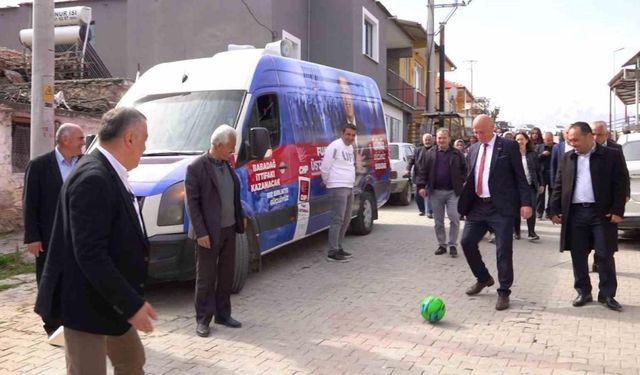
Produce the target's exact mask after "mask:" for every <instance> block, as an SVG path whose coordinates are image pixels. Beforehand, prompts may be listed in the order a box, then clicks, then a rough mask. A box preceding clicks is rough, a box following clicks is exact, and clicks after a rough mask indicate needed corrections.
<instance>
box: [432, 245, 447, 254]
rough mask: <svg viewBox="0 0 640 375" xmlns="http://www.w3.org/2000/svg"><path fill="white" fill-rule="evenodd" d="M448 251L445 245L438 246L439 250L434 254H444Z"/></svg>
mask: <svg viewBox="0 0 640 375" xmlns="http://www.w3.org/2000/svg"><path fill="white" fill-rule="evenodd" d="M446 252H447V249H446V248H445V247H444V246H438V250H436V252H435V253H434V254H436V255H442V254H444V253H446Z"/></svg>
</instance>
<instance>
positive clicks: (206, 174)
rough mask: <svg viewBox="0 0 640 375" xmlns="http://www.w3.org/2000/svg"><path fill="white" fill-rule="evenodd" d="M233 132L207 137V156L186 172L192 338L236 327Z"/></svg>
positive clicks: (238, 215)
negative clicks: (213, 328) (192, 252)
mask: <svg viewBox="0 0 640 375" xmlns="http://www.w3.org/2000/svg"><path fill="white" fill-rule="evenodd" d="M236 138H237V136H236V131H235V129H233V128H232V127H231V126H229V125H226V124H223V125H220V126H218V127H217V128H216V130H214V132H213V134H212V135H211V147H210V148H209V150H208V152H207V153H206V154H204V155H202V156H200V157H198V158H196V159H194V160H193V161H192V162H191V164H189V166H188V167H187V175H186V177H185V181H184V183H185V192H186V199H187V212H188V214H189V219H190V221H189V238H191V239H193V240H195V241H196V296H195V309H196V322H197V326H196V334H197V335H198V336H200V337H207V336H209V331H210V330H209V324H210V323H211V319H212V318H214V317H215V320H214V322H215V323H216V324H222V325H225V326H227V327H231V328H239V327H240V326H241V325H242V324H241V323H240V322H238V321H237V320H235V319H233V318H232V317H231V287H232V285H233V275H234V272H235V259H236V233H244V216H243V213H242V203H241V202H240V180H239V179H238V176H237V175H236V173H235V171H234V170H233V168H232V167H231V165H230V164H229V157H230V156H231V155H232V154H233V153H234V152H235V148H236Z"/></svg>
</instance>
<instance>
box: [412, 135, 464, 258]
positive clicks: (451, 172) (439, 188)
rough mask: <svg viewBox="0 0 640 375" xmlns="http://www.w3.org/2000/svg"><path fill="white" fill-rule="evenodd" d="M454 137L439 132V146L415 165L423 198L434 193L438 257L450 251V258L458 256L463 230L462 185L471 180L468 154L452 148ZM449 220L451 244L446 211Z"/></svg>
mask: <svg viewBox="0 0 640 375" xmlns="http://www.w3.org/2000/svg"><path fill="white" fill-rule="evenodd" d="M450 142H451V138H450V137H449V130H448V129H440V130H438V131H437V133H436V144H437V146H435V147H432V148H431V149H429V150H427V151H424V152H422V153H421V154H420V155H419V157H418V160H417V161H416V163H415V167H414V168H415V169H416V185H417V186H418V194H420V196H422V197H426V196H427V192H430V193H429V195H430V198H431V203H432V205H433V218H434V221H435V231H436V237H437V239H438V249H437V250H436V252H435V254H436V255H441V254H444V253H446V252H447V244H448V247H449V255H451V256H452V257H454V258H455V257H457V256H458V249H457V248H456V245H457V243H458V232H459V230H460V229H459V228H460V215H459V214H458V197H459V196H460V192H461V191H462V184H463V183H464V180H465V179H466V178H467V163H466V162H465V158H464V155H462V153H461V152H460V151H458V150H457V149H455V148H453V147H451V144H450ZM445 208H446V210H447V216H448V217H449V223H450V229H449V242H448V243H447V233H446V230H445V226H444V211H445Z"/></svg>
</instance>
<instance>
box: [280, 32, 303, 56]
mask: <svg viewBox="0 0 640 375" xmlns="http://www.w3.org/2000/svg"><path fill="white" fill-rule="evenodd" d="M282 40H288V41H289V42H291V45H292V47H293V48H292V51H291V54H290V55H289V57H291V58H294V59H298V60H300V59H301V56H302V42H300V38H298V37H296V36H295V35H293V34H291V33H289V32H287V31H286V30H282Z"/></svg>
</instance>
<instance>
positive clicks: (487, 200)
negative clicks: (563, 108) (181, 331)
mask: <svg viewBox="0 0 640 375" xmlns="http://www.w3.org/2000/svg"><path fill="white" fill-rule="evenodd" d="M473 130H474V137H473V140H472V142H471V144H470V145H469V146H468V147H464V145H463V142H461V140H456V141H455V142H452V139H451V138H450V134H449V131H448V130H447V129H439V130H438V131H437V133H436V135H435V144H434V143H433V136H432V135H430V134H426V135H424V136H423V138H422V141H423V146H421V147H418V150H417V151H416V155H415V158H414V162H413V170H414V171H413V172H414V173H413V175H414V179H415V183H416V184H417V189H418V190H417V191H418V194H417V197H416V198H417V203H418V207H419V210H420V214H422V215H425V214H426V215H428V216H429V217H433V219H434V221H435V233H436V237H437V240H438V247H437V248H436V250H435V254H436V255H442V254H446V253H447V252H448V253H449V254H450V256H451V257H457V256H458V248H457V244H458V235H459V231H460V219H461V216H463V217H464V220H465V226H464V229H463V231H462V238H461V240H460V245H461V247H462V252H463V254H464V256H465V258H466V261H467V263H468V265H469V268H470V269H471V272H472V274H473V275H474V277H475V278H476V282H475V283H474V284H473V285H471V286H470V287H469V288H468V289H467V290H466V294H468V295H475V294H478V293H480V292H481V291H482V290H483V289H484V288H485V287H489V286H492V285H494V284H495V282H496V281H495V280H494V278H493V277H492V276H491V274H490V272H489V270H488V269H487V267H486V265H485V263H484V262H483V260H482V255H481V254H480V252H479V246H478V244H479V242H480V241H481V240H482V238H483V237H484V236H485V235H486V233H487V232H488V231H491V232H492V233H494V235H495V245H496V258H497V280H498V288H497V293H498V298H497V301H496V305H495V308H496V309H497V310H504V309H507V308H508V307H509V296H510V294H511V286H512V283H513V279H514V276H513V275H514V270H513V261H512V254H513V240H514V239H520V217H521V218H522V219H524V220H527V228H528V239H529V240H531V241H537V240H538V239H539V236H538V235H537V234H536V233H535V219H536V218H538V219H540V218H542V217H549V218H550V219H551V220H552V221H553V223H556V224H560V225H561V226H562V227H561V228H562V229H561V239H560V246H559V247H560V250H561V251H563V250H569V251H570V253H571V259H572V264H573V271H574V280H575V281H574V287H575V289H576V291H577V292H578V295H577V297H576V298H575V300H574V301H573V305H574V306H576V307H579V306H583V305H585V304H587V303H589V302H591V301H592V300H593V296H592V294H591V292H592V286H591V282H590V278H589V267H588V263H587V256H588V254H589V252H590V251H591V250H592V249H594V250H595V258H596V259H597V269H598V273H599V277H600V283H599V292H598V296H597V300H598V301H599V302H600V303H602V304H603V305H605V306H606V307H608V308H610V309H612V310H618V311H619V310H621V306H620V304H619V303H618V302H617V301H616V300H615V295H616V288H617V282H616V272H615V261H614V252H615V251H616V249H617V224H618V223H619V222H620V221H621V220H622V218H623V217H624V206H625V203H626V200H627V199H628V198H629V194H630V192H629V175H628V171H627V170H626V165H625V161H624V157H623V156H622V152H621V150H620V148H619V146H617V145H615V143H614V142H613V141H612V140H611V139H609V138H608V134H607V132H606V126H605V125H604V124H603V123H601V122H596V123H594V124H593V128H592V127H590V126H589V125H588V124H586V123H584V122H576V123H574V124H571V125H570V126H567V128H566V129H565V137H564V141H562V142H560V143H559V144H554V142H553V135H552V134H549V133H545V134H542V133H541V132H540V130H539V129H533V130H532V131H531V132H530V133H528V134H527V133H525V132H519V133H517V134H514V135H513V140H512V139H509V137H508V136H507V135H504V136H498V135H497V134H496V132H495V129H494V124H493V121H492V120H491V118H490V117H488V116H486V115H480V116H478V117H476V118H475V119H474V121H473ZM356 133H357V127H356V126H355V125H353V124H351V123H346V124H345V125H344V126H343V127H342V130H341V135H340V137H339V138H338V139H336V140H335V141H334V142H332V143H331V144H330V145H329V146H328V147H327V150H326V152H325V155H324V159H323V161H322V165H321V173H322V181H323V184H324V185H325V186H326V188H327V189H328V190H329V195H330V197H331V201H332V220H331V226H330V229H329V241H328V251H327V260H329V261H337V262H347V261H348V259H349V258H350V257H351V256H352V254H351V253H349V252H347V251H346V250H345V249H344V248H343V245H342V244H343V239H344V235H345V232H346V228H347V226H348V224H349V221H350V216H351V206H352V204H351V202H352V200H353V186H354V184H355V181H356V164H357V163H356V154H355V152H354V147H353V144H354V141H355V138H356ZM147 137H148V133H147V122H146V118H145V116H144V115H143V114H142V113H140V112H139V111H137V110H135V109H132V108H117V109H114V110H111V111H109V112H107V113H106V114H105V115H104V117H103V119H102V125H101V128H100V130H99V133H98V141H97V146H96V147H95V148H94V150H92V151H91V152H90V153H88V154H85V155H82V148H83V145H84V133H83V131H82V128H81V127H79V126H77V125H74V124H63V125H62V126H61V127H60V128H59V129H58V130H57V133H56V147H55V150H54V151H52V152H50V153H48V154H45V155H43V156H41V157H38V158H35V159H34V160H32V161H31V162H30V164H29V166H28V168H27V171H26V173H25V189H24V192H25V193H24V222H25V243H26V244H27V246H28V250H29V252H31V253H32V254H33V255H34V256H36V259H37V261H36V269H37V281H38V289H39V290H38V296H37V300H36V304H35V311H36V312H37V313H38V314H39V315H40V316H41V317H42V319H43V321H44V329H45V331H46V333H47V334H48V335H52V334H54V332H56V331H59V330H60V328H59V327H64V342H65V356H66V363H67V372H68V373H69V374H86V373H92V374H106V357H109V359H110V360H111V363H112V365H113V367H114V372H115V373H126V374H143V373H144V369H143V367H144V363H145V353H144V348H143V345H142V342H141V340H140V337H139V336H138V331H142V332H152V331H153V321H154V320H156V319H157V314H156V312H155V310H154V309H153V307H152V306H151V305H150V304H149V303H148V302H147V301H145V299H144V287H145V279H146V272H147V266H148V261H149V257H148V252H149V243H148V239H147V235H146V231H145V226H144V220H143V217H142V215H141V212H140V207H139V203H138V201H137V199H136V197H135V195H134V192H133V190H132V188H131V186H130V185H129V182H128V171H130V170H132V169H133V168H135V167H137V165H138V163H139V162H140V159H141V157H142V155H143V153H144V151H145V143H146V140H147ZM236 139H237V135H236V131H235V130H234V129H233V128H232V127H230V126H228V125H220V126H218V127H217V128H216V130H215V131H214V132H213V134H212V135H211V142H210V143H211V146H210V148H209V149H208V150H207V152H205V153H204V154H203V155H202V156H200V157H197V158H195V159H194V160H193V161H192V162H191V164H190V165H189V167H188V169H187V173H186V178H185V191H186V210H187V212H188V214H189V217H190V227H189V237H190V238H191V239H193V240H194V242H195V244H196V245H195V252H196V259H197V264H196V270H197V271H196V272H197V273H196V288H195V289H196V290H195V311H196V314H195V319H196V334H197V335H198V336H201V337H206V336H208V335H209V334H210V328H209V326H210V323H211V321H212V320H213V321H214V322H215V323H217V324H221V325H225V326H227V327H231V328H239V327H241V323H240V322H238V321H237V320H235V319H233V318H232V317H231V299H230V293H231V284H232V278H233V270H234V262H235V238H236V233H243V231H244V229H245V218H244V213H243V212H242V206H241V203H240V190H239V189H240V183H239V180H238V177H237V175H236V174H235V173H234V170H233V168H232V166H231V164H230V163H229V158H230V156H231V155H232V154H233V152H234V150H235V148H236V147H235V146H236ZM407 172H408V173H409V172H410V171H407ZM594 173H598V176H597V177H596V176H593V174H594ZM421 199H423V200H422V201H421ZM421 202H422V203H421ZM445 213H446V215H447V216H448V218H449V221H450V228H449V235H448V239H447V231H446V229H445Z"/></svg>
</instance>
